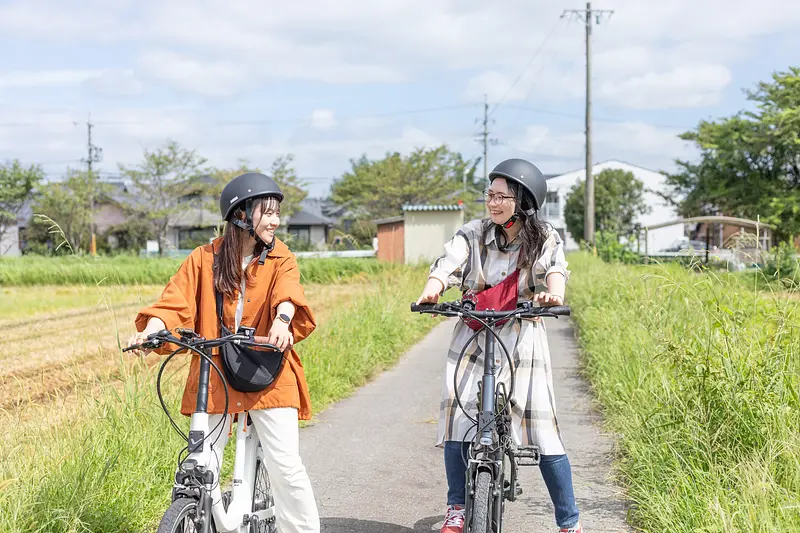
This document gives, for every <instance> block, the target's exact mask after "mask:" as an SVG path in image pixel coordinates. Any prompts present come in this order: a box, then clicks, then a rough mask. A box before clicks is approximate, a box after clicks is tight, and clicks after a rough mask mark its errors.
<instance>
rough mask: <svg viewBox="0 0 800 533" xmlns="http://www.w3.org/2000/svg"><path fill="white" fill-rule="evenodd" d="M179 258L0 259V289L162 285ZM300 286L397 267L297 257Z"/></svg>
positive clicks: (369, 261) (367, 261) (368, 261)
mask: <svg viewBox="0 0 800 533" xmlns="http://www.w3.org/2000/svg"><path fill="white" fill-rule="evenodd" d="M182 262H183V260H182V259H169V258H162V259H156V258H149V259H146V258H138V257H132V256H119V257H98V258H92V257H78V256H64V257H37V256H23V257H15V258H9V257H0V286H31V285H95V284H98V283H102V284H104V285H138V284H145V285H147V284H154V285H164V284H165V283H166V282H167V281H169V278H170V276H172V275H173V274H174V273H175V271H176V270H177V269H178V267H179V266H180V265H181V263H182ZM297 262H298V264H299V265H300V277H301V281H302V282H303V283H337V282H339V281H341V280H343V279H347V278H350V277H352V276H356V275H370V274H377V273H379V272H383V271H386V270H393V269H395V268H396V267H395V266H394V265H392V264H388V263H379V262H378V261H377V260H376V259H375V258H341V257H333V258H325V259H318V258H310V259H309V258H305V259H304V258H299V259H298V260H297Z"/></svg>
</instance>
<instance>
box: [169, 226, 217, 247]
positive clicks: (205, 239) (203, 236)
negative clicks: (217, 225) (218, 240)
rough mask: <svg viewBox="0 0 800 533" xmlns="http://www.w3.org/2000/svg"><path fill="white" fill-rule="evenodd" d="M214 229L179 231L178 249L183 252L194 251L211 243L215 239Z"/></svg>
mask: <svg viewBox="0 0 800 533" xmlns="http://www.w3.org/2000/svg"><path fill="white" fill-rule="evenodd" d="M214 236H215V233H214V228H186V229H181V230H179V231H178V248H180V249H181V250H194V249H195V248H197V247H198V246H203V245H205V244H208V243H209V242H211V240H212V239H213V238H214Z"/></svg>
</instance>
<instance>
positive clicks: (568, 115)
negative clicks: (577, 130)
mask: <svg viewBox="0 0 800 533" xmlns="http://www.w3.org/2000/svg"><path fill="white" fill-rule="evenodd" d="M505 107H508V108H512V109H519V110H521V111H529V112H531V113H540V114H542V115H554V116H559V117H566V118H574V119H581V120H584V119H585V118H586V115H576V114H575V113H564V112H561V111H553V110H550V109H539V108H535V107H528V106H524V105H518V104H505ZM592 120H593V121H599V122H616V123H624V122H631V120H630V119H625V118H611V117H598V116H592ZM646 124H648V125H649V126H654V127H656V128H669V129H676V130H685V129H688V128H691V126H679V125H677V124H661V123H658V122H649V121H647V122H646Z"/></svg>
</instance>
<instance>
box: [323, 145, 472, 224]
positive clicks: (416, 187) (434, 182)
mask: <svg viewBox="0 0 800 533" xmlns="http://www.w3.org/2000/svg"><path fill="white" fill-rule="evenodd" d="M350 164H351V166H352V169H351V170H350V171H349V172H346V173H345V174H344V175H343V176H342V177H341V178H340V179H338V180H336V181H335V182H334V183H333V185H332V186H331V199H332V200H333V202H334V203H336V204H339V205H344V204H347V205H348V206H349V208H350V209H351V211H353V212H354V213H355V214H356V216H357V217H358V218H359V219H364V218H370V219H374V218H383V217H389V216H392V215H398V214H400V213H401V208H402V206H403V204H420V203H448V204H452V203H456V202H457V201H459V200H463V201H464V203H465V205H466V206H470V207H472V206H474V205H475V198H477V197H478V195H479V194H480V187H481V183H480V180H479V179H476V176H475V167H476V165H477V161H469V160H465V159H464V158H463V157H462V156H461V154H460V153H458V152H453V151H451V150H450V149H449V148H448V147H447V146H446V145H442V146H439V147H437V148H432V149H425V148H417V149H416V150H414V151H413V152H412V153H410V154H409V155H407V156H403V155H401V154H400V153H399V152H393V153H387V154H386V156H385V157H384V158H383V159H380V160H377V161H372V160H369V159H368V158H367V156H366V155H363V156H361V158H359V159H357V160H352V159H351V160H350ZM465 179H466V187H465Z"/></svg>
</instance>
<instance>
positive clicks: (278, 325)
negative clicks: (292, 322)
mask: <svg viewBox="0 0 800 533" xmlns="http://www.w3.org/2000/svg"><path fill="white" fill-rule="evenodd" d="M266 341H267V343H268V344H274V345H275V346H277V347H278V348H280V350H281V351H282V352H285V351H286V350H288V349H289V348H291V347H292V345H293V344H294V336H293V335H292V332H291V331H289V324H287V323H286V322H283V321H281V320H275V322H273V323H272V327H271V328H270V329H269V333H268V334H267V338H266Z"/></svg>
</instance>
